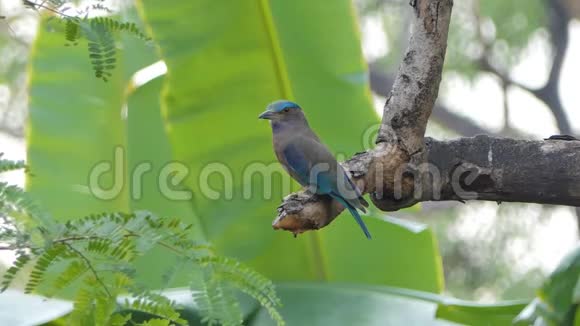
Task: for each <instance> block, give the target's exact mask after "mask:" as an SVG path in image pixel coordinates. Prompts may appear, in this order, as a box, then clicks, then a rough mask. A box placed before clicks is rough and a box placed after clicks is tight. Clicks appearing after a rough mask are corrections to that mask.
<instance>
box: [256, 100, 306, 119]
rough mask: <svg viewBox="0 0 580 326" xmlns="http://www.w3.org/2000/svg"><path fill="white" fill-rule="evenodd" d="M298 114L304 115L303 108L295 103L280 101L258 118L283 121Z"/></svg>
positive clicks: (269, 106) (267, 108) (271, 104)
mask: <svg viewBox="0 0 580 326" xmlns="http://www.w3.org/2000/svg"><path fill="white" fill-rule="evenodd" d="M296 114H300V115H302V108H300V106H299V105H298V104H296V103H294V102H291V101H287V100H279V101H276V102H272V103H270V104H269V105H268V106H267V107H266V111H264V112H262V114H260V116H259V117H258V118H260V119H266V120H283V119H285V118H289V117H292V116H294V115H296Z"/></svg>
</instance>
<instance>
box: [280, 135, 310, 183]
mask: <svg viewBox="0 0 580 326" xmlns="http://www.w3.org/2000/svg"><path fill="white" fill-rule="evenodd" d="M282 154H283V155H284V158H285V159H286V163H287V167H288V168H289V169H291V170H292V172H294V175H295V176H296V178H297V179H298V180H297V181H298V182H300V184H302V185H307V184H308V181H309V180H308V178H309V176H310V171H309V170H310V168H309V165H310V164H309V163H308V160H307V159H306V156H304V153H303V152H302V151H300V149H298V147H297V146H296V145H294V144H288V145H287V146H286V147H285V148H284V150H283V151H282Z"/></svg>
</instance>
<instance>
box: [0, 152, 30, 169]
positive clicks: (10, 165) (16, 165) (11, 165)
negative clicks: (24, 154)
mask: <svg viewBox="0 0 580 326" xmlns="http://www.w3.org/2000/svg"><path fill="white" fill-rule="evenodd" d="M3 155H4V153H0V173H2V172H9V171H16V170H21V169H25V168H26V164H24V161H11V160H5V159H2V156H3Z"/></svg>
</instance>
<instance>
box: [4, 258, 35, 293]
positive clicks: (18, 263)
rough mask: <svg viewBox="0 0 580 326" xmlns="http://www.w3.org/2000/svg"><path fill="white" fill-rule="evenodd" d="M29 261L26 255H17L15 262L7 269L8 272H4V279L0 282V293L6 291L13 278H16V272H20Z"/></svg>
mask: <svg viewBox="0 0 580 326" xmlns="http://www.w3.org/2000/svg"><path fill="white" fill-rule="evenodd" d="M30 260H31V257H30V256H29V255H26V254H23V255H19V256H18V257H16V260H15V261H14V263H13V264H12V266H10V268H8V270H6V272H5V273H4V277H3V280H2V289H1V290H0V292H4V291H6V289H7V288H8V287H9V286H10V284H11V283H12V281H13V280H14V278H15V277H16V274H18V272H19V271H20V270H22V268H23V267H24V266H25V265H26V264H27V263H28V262H29V261H30Z"/></svg>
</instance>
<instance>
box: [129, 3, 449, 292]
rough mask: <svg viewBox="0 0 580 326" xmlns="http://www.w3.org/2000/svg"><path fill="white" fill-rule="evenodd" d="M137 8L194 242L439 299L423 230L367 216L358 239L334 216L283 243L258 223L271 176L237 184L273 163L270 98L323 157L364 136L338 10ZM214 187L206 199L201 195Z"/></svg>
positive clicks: (368, 121)
mask: <svg viewBox="0 0 580 326" xmlns="http://www.w3.org/2000/svg"><path fill="white" fill-rule="evenodd" d="M139 4H140V9H141V12H142V14H143V17H144V19H145V21H146V23H147V24H148V25H149V27H150V29H151V31H152V34H153V37H154V39H155V41H156V42H157V44H158V46H159V50H160V53H161V56H162V59H163V60H164V61H165V62H166V64H167V67H168V72H167V75H166V78H165V80H166V85H165V89H164V98H163V108H162V109H163V114H164V118H165V122H166V130H167V134H168V138H169V142H170V144H171V148H172V152H173V158H174V159H176V160H177V161H179V162H182V163H184V164H186V165H187V166H189V167H190V169H191V171H190V174H189V177H188V178H187V182H186V183H187V186H188V187H189V188H190V189H192V190H193V193H194V199H193V202H194V207H195V208H194V209H195V212H196V214H197V215H198V216H199V218H200V221H201V228H202V230H203V232H204V235H205V236H206V237H207V238H208V239H210V240H211V241H212V243H214V244H215V245H216V246H217V248H218V249H219V250H220V251H221V252H222V253H224V254H227V255H232V256H236V257H238V258H241V259H243V260H245V261H248V262H250V263H251V264H252V265H253V266H254V267H256V268H257V269H258V270H260V271H261V272H264V273H265V274H267V275H268V276H270V277H272V278H274V279H276V280H328V281H346V282H367V283H379V284H390V285H396V286H402V287H410V288H415V289H421V290H426V291H435V292H436V291H439V290H441V287H442V281H441V278H442V277H441V266H440V259H439V256H438V253H437V249H436V244H435V241H434V238H433V235H432V234H431V232H430V231H428V230H422V231H420V232H418V233H413V232H410V231H409V230H406V229H404V228H401V227H399V226H396V225H392V224H388V223H385V222H383V221H380V220H379V219H370V218H367V220H368V224H369V227H370V229H371V230H372V232H373V234H374V239H373V240H372V241H367V240H366V239H364V236H363V234H362V233H361V231H360V230H359V229H358V227H357V226H356V224H355V223H354V222H353V221H352V219H351V218H350V217H348V216H347V215H344V216H342V217H341V218H339V219H338V220H337V221H336V222H335V223H333V224H332V225H331V226H329V227H327V228H326V229H324V230H322V231H319V232H312V233H308V234H305V235H302V236H299V237H298V238H297V239H294V238H293V237H292V236H291V234H288V233H282V232H273V231H272V229H271V226H270V223H271V220H272V219H273V217H274V215H275V213H276V206H277V205H278V203H279V201H280V199H281V197H282V196H283V195H285V194H286V192H288V189H282V188H284V187H283V182H282V181H281V177H279V176H277V175H276V176H275V177H274V178H273V186H272V189H273V190H272V191H271V192H270V191H268V190H267V189H266V188H265V187H264V185H263V184H262V183H263V180H262V179H261V178H260V177H259V176H254V177H253V178H250V177H248V175H250V176H251V174H250V173H249V170H250V169H251V168H255V167H256V164H265V165H267V166H268V167H269V166H270V164H271V163H273V162H274V161H275V159H274V155H273V153H272V149H271V140H270V131H269V127H268V125H267V124H266V123H264V122H263V121H258V120H257V115H258V114H259V113H260V112H261V111H262V110H263V109H264V107H265V106H266V104H267V103H268V102H270V101H273V100H275V99H278V98H288V99H292V100H296V101H297V102H298V103H300V104H301V105H302V106H303V108H304V110H305V111H306V114H307V116H308V118H309V120H310V122H311V125H312V127H313V128H314V129H315V130H316V131H317V132H318V133H319V135H320V136H321V138H322V139H323V140H324V141H325V142H326V143H327V144H328V145H329V146H330V147H331V148H332V150H334V151H335V152H337V153H344V154H347V155H350V154H353V153H354V152H356V151H359V150H361V149H363V138H364V135H365V134H367V133H366V131H367V130H369V128H372V126H373V125H374V124H376V123H377V122H378V118H377V116H376V114H375V113H374V111H373V109H372V105H371V99H370V96H369V90H368V84H367V81H366V80H367V79H366V72H367V71H366V67H365V65H364V62H363V58H362V55H361V51H360V41H359V38H358V32H357V26H356V20H355V19H354V17H355V13H354V11H353V8H352V4H351V2H350V1H347V0H340V1H333V2H332V4H329V3H325V2H322V1H318V2H317V1H310V0H297V1H282V0H275V1H267V0H240V1H215V0H198V1H177V0H173V1H152V0H151V1H149V0H143V1H140V2H139ZM278 170H280V169H278ZM262 171H266V170H265V168H263V167H262ZM266 173H267V172H266ZM208 175H209V177H208ZM224 178H225V179H227V180H233V181H232V182H231V184H230V183H229V182H224ZM206 179H207V180H206ZM200 180H201V181H200ZM248 189H249V190H251V191H250V195H248V192H244V190H246V191H247V190H248ZM216 190H217V196H216V197H218V198H216V197H212V196H214V195H216V193H215V192H214V191H216Z"/></svg>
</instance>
